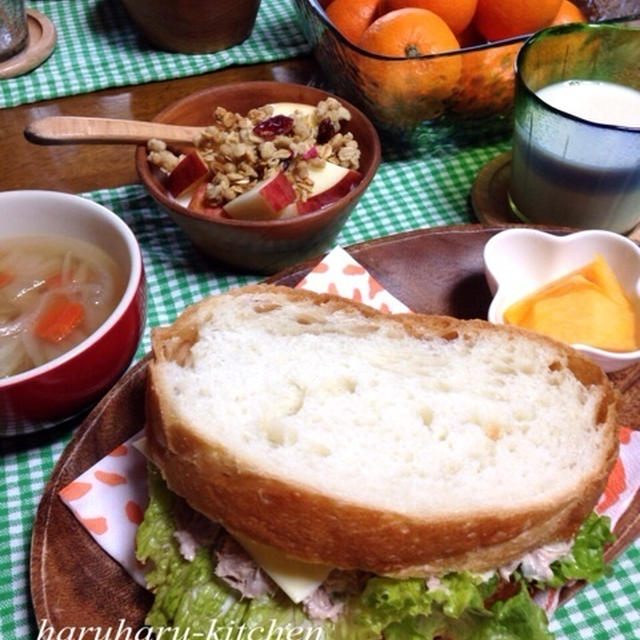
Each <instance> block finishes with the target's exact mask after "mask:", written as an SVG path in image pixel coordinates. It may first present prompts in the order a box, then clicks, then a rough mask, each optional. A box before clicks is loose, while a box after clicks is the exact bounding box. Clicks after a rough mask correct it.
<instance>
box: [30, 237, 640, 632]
mask: <svg viewBox="0 0 640 640" xmlns="http://www.w3.org/2000/svg"><path fill="white" fill-rule="evenodd" d="M502 228H504V227H487V226H480V225H472V226H462V227H446V228H439V229H428V230H420V231H413V232H409V233H404V234H398V235H394V236H389V237H386V238H381V239H379V240H374V241H371V242H365V243H362V244H358V245H354V246H352V247H350V248H348V251H349V253H351V255H352V256H353V257H354V258H355V259H356V260H358V261H359V262H360V263H361V264H362V265H363V266H364V267H366V268H367V269H368V270H369V272H370V273H371V274H372V275H373V276H374V277H375V278H376V279H377V280H378V281H379V282H380V283H381V284H382V285H383V286H384V287H386V288H387V289H388V290H389V291H390V292H391V293H392V294H393V295H395V296H396V297H397V298H399V299H400V300H402V301H403V302H405V303H406V304H407V305H409V306H410V307H411V308H412V309H413V310H414V311H417V312H423V313H444V314H449V315H453V316H457V317H460V318H485V317H486V311H487V308H488V305H489V302H490V298H491V296H490V292H489V289H488V287H487V284H486V282H485V278H484V271H483V260H482V251H483V248H484V245H485V243H486V241H487V240H488V239H489V237H491V235H493V234H494V233H496V232H497V231H499V230H500V229H502ZM316 262H317V260H311V261H308V262H305V263H303V264H301V265H299V266H297V267H293V268H291V269H289V270H287V271H285V272H282V273H280V274H278V275H276V276H273V277H272V278H270V279H269V280H268V282H275V283H277V284H283V285H288V286H295V285H296V284H297V283H298V282H299V281H300V280H301V279H302V278H303V277H304V276H305V275H306V274H307V273H308V272H309V271H310V270H311V268H312V267H313V266H314V265H315V263H316ZM147 363H148V359H145V360H142V361H141V362H139V363H138V364H137V365H135V366H134V367H133V368H132V369H131V370H130V371H129V372H128V373H127V374H126V375H125V376H124V377H123V378H122V379H121V381H120V382H119V383H118V384H116V386H115V387H114V388H113V389H112V390H111V391H110V392H109V393H108V394H107V395H106V396H105V398H104V399H103V400H102V401H101V402H100V403H99V404H98V405H97V407H96V408H95V409H94V410H93V411H92V412H91V414H90V415H89V416H88V417H87V418H86V420H85V421H84V422H83V424H82V426H81V427H80V428H79V430H78V431H77V432H76V434H75V435H74V437H73V439H72V440H71V442H70V443H69V445H68V446H67V448H66V449H65V451H64V452H63V454H62V456H61V458H60V460H59V461H58V463H57V465H56V467H55V469H54V471H53V474H52V476H51V478H50V480H49V482H48V484H47V486H46V488H45V492H44V495H43V498H42V500H41V502H40V506H39V508H38V512H37V515H36V520H35V524H34V530H33V539H32V546H31V566H30V572H31V596H32V601H33V606H34V611H35V615H36V619H37V621H38V623H39V624H42V621H43V620H45V619H46V621H47V625H48V626H51V627H53V628H55V629H60V628H62V627H68V626H75V627H80V626H89V625H90V626H94V627H96V626H102V627H103V628H115V627H117V625H118V624H119V623H120V621H121V620H124V621H125V622H124V623H123V624H126V625H127V626H128V627H131V628H133V629H137V628H138V627H140V626H142V624H143V620H144V616H145V613H146V611H147V610H148V608H149V607H150V605H151V596H150V594H149V593H148V592H146V591H145V590H144V589H143V588H141V587H139V586H138V585H137V584H136V583H135V582H134V581H133V580H132V579H131V578H130V577H129V576H128V574H127V573H126V572H125V571H124V570H123V569H122V568H121V567H120V565H119V564H118V563H116V562H115V561H114V560H112V559H111V557H109V556H108V555H107V554H106V553H105V552H104V551H103V550H102V549H101V548H100V547H98V545H96V544H95V542H94V541H93V539H92V538H91V537H90V536H89V535H88V534H87V533H86V531H85V530H84V528H83V527H82V526H81V525H80V524H79V523H78V521H77V520H76V518H75V517H74V516H73V515H72V514H71V512H70V511H69V510H68V509H67V507H66V506H65V505H64V504H63V503H62V501H61V500H60V499H59V498H58V495H57V494H58V492H59V490H60V489H62V488H63V487H64V486H65V485H66V484H68V483H69V482H70V481H72V480H74V479H75V478H76V477H77V476H78V475H79V474H80V473H82V472H83V471H85V470H86V469H87V468H89V467H90V466H92V465H93V464H95V463H96V462H97V461H98V460H100V459H101V458H102V457H104V456H105V455H106V454H107V453H109V452H110V451H112V450H113V449H114V448H115V447H116V446H117V445H119V444H120V443H121V442H123V441H124V440H126V439H127V438H128V437H130V436H131V435H133V434H134V433H136V432H137V431H138V430H140V429H141V428H142V425H143V421H144V389H145V380H146V370H147ZM615 382H616V384H617V386H618V387H619V388H620V390H621V392H622V393H623V397H624V399H625V402H626V404H625V406H626V409H624V407H623V418H624V424H625V425H627V426H633V427H634V428H638V426H639V425H638V424H637V423H638V422H640V418H639V417H638V416H640V410H639V406H640V367H634V368H630V369H627V370H625V371H622V372H619V373H618V374H616V378H615ZM632 419H633V424H632V422H630V421H631V420H632ZM634 506H635V509H632V510H631V511H632V512H630V513H629V515H628V516H627V517H626V518H625V519H624V521H623V522H621V523H620V526H619V527H618V528H617V533H618V536H619V539H618V542H617V543H616V544H615V545H614V547H612V548H610V549H609V552H608V557H609V559H611V558H613V557H615V556H616V555H617V554H618V553H620V551H622V550H623V549H624V548H625V547H626V546H627V545H628V544H630V542H631V541H632V540H633V539H634V538H635V537H636V536H637V535H638V533H640V500H636V501H635V505H634Z"/></svg>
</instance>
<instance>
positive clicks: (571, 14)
mask: <svg viewBox="0 0 640 640" xmlns="http://www.w3.org/2000/svg"><path fill="white" fill-rule="evenodd" d="M586 21H587V18H586V16H585V15H584V13H582V11H580V9H578V7H576V5H575V4H573V2H569V0H562V3H561V4H560V9H559V10H558V13H557V14H556V17H555V18H554V19H553V20H552V21H551V24H568V23H569V22H586Z"/></svg>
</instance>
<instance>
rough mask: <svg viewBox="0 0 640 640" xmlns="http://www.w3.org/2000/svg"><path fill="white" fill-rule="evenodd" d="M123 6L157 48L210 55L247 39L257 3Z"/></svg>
mask: <svg viewBox="0 0 640 640" xmlns="http://www.w3.org/2000/svg"><path fill="white" fill-rule="evenodd" d="M122 4H123V5H124V7H125V9H126V10H127V12H128V13H129V16H130V17H131V20H133V22H134V24H135V25H136V27H137V28H138V29H139V30H140V31H141V32H142V34H143V35H144V36H145V37H146V38H147V39H148V40H149V41H150V42H151V43H152V44H153V45H155V46H156V47H158V48H160V49H166V50H168V51H176V52H180V53H212V52H214V51H221V50H223V49H228V48H229V47H232V46H234V45H236V44H240V43H241V42H243V41H244V40H246V39H247V38H248V37H249V35H250V34H251V31H252V30H253V25H254V23H255V21H256V15H257V13H258V7H259V6H260V0H225V1H221V0H219V1H217V2H211V0H122Z"/></svg>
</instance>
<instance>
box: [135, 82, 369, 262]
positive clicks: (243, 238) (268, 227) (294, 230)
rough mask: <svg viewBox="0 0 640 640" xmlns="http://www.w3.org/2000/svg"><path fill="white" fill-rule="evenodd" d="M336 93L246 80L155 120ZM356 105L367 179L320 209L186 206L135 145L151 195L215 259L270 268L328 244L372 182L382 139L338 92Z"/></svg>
mask: <svg viewBox="0 0 640 640" xmlns="http://www.w3.org/2000/svg"><path fill="white" fill-rule="evenodd" d="M329 96H331V94H329V93H327V92H326V91H322V90H320V89H316V88H314V87H307V86H303V85H298V84H289V83H283V82H241V83H236V84H229V85H224V86H220V87H212V88H210V89H204V90H203V91H199V92H197V93H194V94H192V95H190V96H187V97H186V98H183V99H182V100H179V101H178V102H175V103H174V104H172V105H170V106H169V107H167V108H166V109H164V110H163V111H161V112H160V113H159V114H158V115H157V116H156V117H155V118H154V120H155V121H157V122H167V123H174V124H184V125H196V126H198V125H207V124H210V123H211V122H212V120H213V116H212V114H213V111H214V109H215V107H217V106H223V107H225V108H226V109H229V110H231V111H235V112H237V113H241V114H245V113H247V112H248V111H249V110H250V109H252V108H256V107H260V106H263V105H265V104H269V103H273V102H299V103H303V104H313V105H315V104H317V103H318V102H319V101H321V100H324V99H326V98H328V97H329ZM340 101H341V102H342V104H343V105H344V106H345V107H347V108H348V109H349V111H350V112H351V120H350V121H349V122H348V123H347V126H345V130H346V131H350V132H351V133H352V134H353V136H354V138H355V139H356V140H357V142H358V145H359V147H360V151H361V157H360V172H361V173H362V180H361V181H360V182H359V183H358V184H357V185H356V186H355V187H354V188H353V189H352V190H351V191H350V192H349V193H348V194H347V195H345V196H343V197H342V198H340V200H337V201H336V202H334V203H332V204H329V205H327V206H325V207H322V208H321V209H318V210H317V211H313V212H311V213H306V214H304V215H299V216H296V217H294V218H288V219H282V220H268V221H257V220H236V219H231V218H216V219H212V218H210V217H207V216H206V215H203V214H200V213H198V212H195V211H191V210H189V209H187V208H186V207H183V206H181V205H180V204H178V202H176V201H175V200H174V199H173V198H171V197H170V196H169V194H168V193H167V190H166V188H165V186H164V184H162V182H161V181H160V180H159V179H158V177H157V172H155V171H153V170H152V167H151V166H150V165H149V163H148V162H147V151H146V148H145V147H144V146H141V147H138V149H137V151H136V168H137V170H138V174H139V176H140V178H141V180H142V182H143V184H144V185H145V187H146V188H147V189H148V191H149V193H150V194H151V196H152V197H153V198H154V200H155V201H156V202H157V203H158V204H159V206H160V207H161V208H162V209H163V210H164V211H166V212H167V213H168V214H169V216H171V218H172V219H173V220H174V222H175V223H176V224H177V225H178V226H180V227H181V228H182V230H183V231H184V232H185V234H186V235H187V236H188V237H189V238H190V240H191V241H192V242H193V244H194V245H195V246H196V247H197V248H198V249H199V250H200V251H202V252H203V253H204V254H205V255H206V256H208V257H209V258H210V259H212V260H214V261H216V262H221V263H223V264H225V265H227V266H231V267H233V268H236V269H240V270H243V271H250V272H254V273H260V274H271V273H275V272H277V271H280V270H281V269H284V268H286V267H289V266H291V265H293V264H296V263H297V262H300V261H302V260H306V259H307V258H310V257H313V256H317V255H319V254H321V253H322V252H324V251H325V250H326V249H327V248H328V247H329V246H330V245H331V242H332V241H333V240H334V238H335V237H336V235H337V234H338V232H339V231H340V229H341V228H342V226H343V225H344V223H345V222H346V220H347V218H348V216H349V214H350V213H351V211H352V210H353V208H354V207H355V206H356V204H357V202H358V200H359V199H360V197H361V196H362V194H363V193H364V191H365V189H366V188H367V186H368V185H369V183H370V182H371V180H372V178H373V176H374V175H375V173H376V170H377V168H378V165H379V164H380V141H379V139H378V135H377V133H376V130H375V128H374V127H373V125H372V124H371V122H370V121H369V120H368V118H367V117H366V116H365V115H364V114H363V113H362V112H361V111H359V110H358V109H356V108H355V107H354V106H353V105H351V104H349V103H348V102H346V101H345V100H342V99H340Z"/></svg>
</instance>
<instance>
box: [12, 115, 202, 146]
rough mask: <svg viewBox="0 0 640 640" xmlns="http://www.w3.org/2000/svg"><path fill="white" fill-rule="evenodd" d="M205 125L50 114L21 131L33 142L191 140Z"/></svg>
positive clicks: (141, 142)
mask: <svg viewBox="0 0 640 640" xmlns="http://www.w3.org/2000/svg"><path fill="white" fill-rule="evenodd" d="M204 129H205V127H188V126H182V125H177V124H162V123H160V122H142V121H139V120H123V119H118V118H87V117H84V116H50V117H47V118H41V119H40V120H36V121H34V122H32V123H31V124H30V125H28V126H27V128H26V129H25V130H24V135H25V138H26V139H27V140H29V142H34V143H35V144H145V143H146V142H147V140H149V139H151V138H158V139H160V140H163V141H164V142H168V143H179V144H193V141H194V139H195V138H196V137H197V136H198V135H199V134H200V133H202V131H203V130H204Z"/></svg>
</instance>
